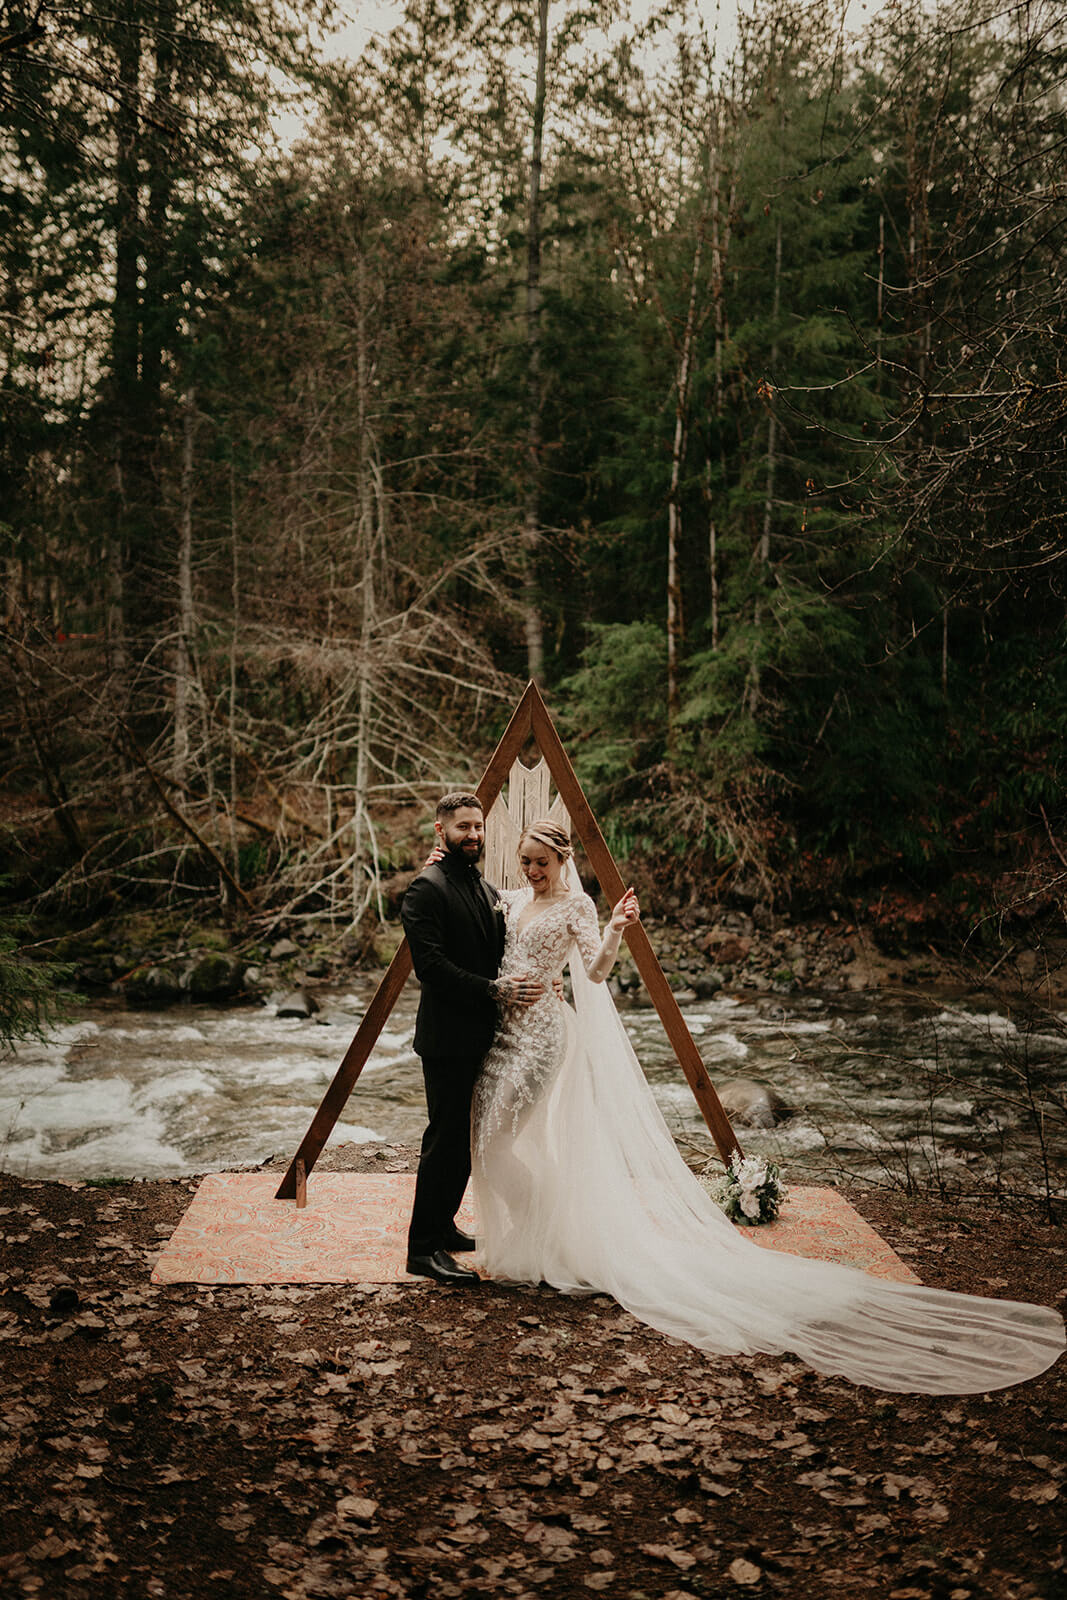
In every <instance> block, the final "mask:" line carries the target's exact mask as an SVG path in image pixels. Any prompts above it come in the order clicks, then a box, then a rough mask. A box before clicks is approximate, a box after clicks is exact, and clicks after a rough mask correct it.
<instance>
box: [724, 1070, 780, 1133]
mask: <svg viewBox="0 0 1067 1600" xmlns="http://www.w3.org/2000/svg"><path fill="white" fill-rule="evenodd" d="M715 1092H716V1094H717V1095H718V1097H719V1099H720V1101H721V1102H722V1108H723V1110H724V1111H725V1112H726V1115H727V1116H728V1117H729V1118H730V1121H731V1122H736V1123H738V1124H739V1125H740V1126H741V1127H742V1128H773V1127H774V1126H775V1125H776V1124H777V1123H779V1122H784V1121H785V1120H786V1118H787V1117H791V1116H792V1115H793V1108H792V1106H790V1105H787V1104H786V1102H785V1101H784V1100H783V1099H782V1097H781V1095H780V1094H779V1093H778V1091H777V1090H776V1089H773V1088H772V1087H771V1085H770V1084H769V1083H760V1082H759V1081H758V1080H757V1079H755V1078H727V1079H726V1080H725V1081H724V1082H723V1083H718V1084H716V1085H715Z"/></svg>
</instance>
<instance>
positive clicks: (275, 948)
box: [270, 939, 300, 961]
mask: <svg viewBox="0 0 1067 1600" xmlns="http://www.w3.org/2000/svg"><path fill="white" fill-rule="evenodd" d="M299 954H300V946H299V945H298V944H294V943H293V941H292V939H279V940H278V942H277V944H272V945H271V947H270V959H271V960H272V961H287V960H288V959H289V958H290V956H298V955H299Z"/></svg>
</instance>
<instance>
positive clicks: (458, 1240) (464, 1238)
mask: <svg viewBox="0 0 1067 1600" xmlns="http://www.w3.org/2000/svg"><path fill="white" fill-rule="evenodd" d="M441 1248H442V1250H447V1251H448V1252H449V1254H450V1255H451V1254H454V1253H455V1252H457V1251H459V1252H462V1251H464V1250H477V1248H478V1241H477V1239H472V1238H471V1236H470V1234H469V1233H460V1231H459V1229H458V1228H455V1229H453V1231H452V1233H451V1234H450V1236H449V1237H448V1239H446V1240H445V1243H444V1244H443V1245H442V1246H441Z"/></svg>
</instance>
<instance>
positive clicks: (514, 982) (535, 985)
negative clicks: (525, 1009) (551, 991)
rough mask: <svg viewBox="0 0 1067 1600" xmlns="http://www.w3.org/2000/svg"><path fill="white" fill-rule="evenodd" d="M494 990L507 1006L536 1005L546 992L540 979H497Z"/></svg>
mask: <svg viewBox="0 0 1067 1600" xmlns="http://www.w3.org/2000/svg"><path fill="white" fill-rule="evenodd" d="M492 990H493V993H494V995H495V996H496V998H497V999H498V1000H499V1001H501V1003H502V1004H503V1005H506V1006H532V1005H536V1004H537V1002H538V1000H540V999H541V997H542V995H543V994H544V992H545V986H544V984H543V983H542V982H541V980H540V978H495V979H494V980H493V984H492Z"/></svg>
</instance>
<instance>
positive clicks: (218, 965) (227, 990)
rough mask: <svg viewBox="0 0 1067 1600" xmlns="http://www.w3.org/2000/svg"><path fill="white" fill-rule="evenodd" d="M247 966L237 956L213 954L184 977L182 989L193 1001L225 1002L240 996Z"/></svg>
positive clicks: (203, 959) (195, 963)
mask: <svg viewBox="0 0 1067 1600" xmlns="http://www.w3.org/2000/svg"><path fill="white" fill-rule="evenodd" d="M244 974H245V965H244V962H243V961H239V960H238V959H237V957H236V956H231V955H223V954H221V952H220V953H212V954H211V955H206V956H201V957H200V959H199V960H198V961H195V962H194V963H193V965H192V966H191V967H190V968H189V970H188V972H186V973H184V974H183V976H182V988H183V989H186V990H188V993H189V996H190V998H191V999H193V1000H225V999H227V998H228V997H229V996H230V995H234V994H239V993H240V991H241V986H242V980H243V978H244Z"/></svg>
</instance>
